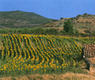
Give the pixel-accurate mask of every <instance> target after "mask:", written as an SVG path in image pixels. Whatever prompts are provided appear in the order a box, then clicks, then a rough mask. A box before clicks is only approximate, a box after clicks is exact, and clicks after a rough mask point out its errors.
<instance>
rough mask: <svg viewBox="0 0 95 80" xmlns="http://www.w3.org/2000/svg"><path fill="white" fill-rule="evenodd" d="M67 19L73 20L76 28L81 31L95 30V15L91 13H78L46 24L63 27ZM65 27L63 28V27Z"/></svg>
mask: <svg viewBox="0 0 95 80" xmlns="http://www.w3.org/2000/svg"><path fill="white" fill-rule="evenodd" d="M66 20H71V21H72V23H73V26H74V29H76V30H78V31H79V33H89V31H90V32H92V31H93V32H95V15H90V14H86V13H85V14H83V15H78V16H76V17H73V18H61V19H60V20H58V21H55V22H52V23H48V24H46V25H45V26H46V27H54V28H56V27H59V28H60V27H63V26H64V22H65V21H66ZM61 29H63V28H61Z"/></svg>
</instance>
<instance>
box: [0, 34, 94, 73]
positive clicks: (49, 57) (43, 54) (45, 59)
mask: <svg viewBox="0 0 95 80" xmlns="http://www.w3.org/2000/svg"><path fill="white" fill-rule="evenodd" d="M93 40H94V38H93ZM90 42H91V41H90V40H89V38H88V37H86V38H82V37H80V38H77V37H65V36H53V35H30V34H1V35H0V74H6V73H8V74H10V73H20V72H23V73H24V72H27V73H28V72H29V73H57V72H58V73H62V72H64V71H65V70H68V69H69V68H75V67H77V66H80V60H81V58H82V43H85V44H86V43H90Z"/></svg>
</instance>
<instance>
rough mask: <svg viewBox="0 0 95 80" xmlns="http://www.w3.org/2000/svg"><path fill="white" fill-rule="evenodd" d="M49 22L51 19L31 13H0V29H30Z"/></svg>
mask: <svg viewBox="0 0 95 80" xmlns="http://www.w3.org/2000/svg"><path fill="white" fill-rule="evenodd" d="M51 21H52V19H48V18H45V17H42V16H40V15H38V14H35V13H32V12H22V11H10V12H0V27H32V26H35V25H40V24H44V23H49V22H51Z"/></svg>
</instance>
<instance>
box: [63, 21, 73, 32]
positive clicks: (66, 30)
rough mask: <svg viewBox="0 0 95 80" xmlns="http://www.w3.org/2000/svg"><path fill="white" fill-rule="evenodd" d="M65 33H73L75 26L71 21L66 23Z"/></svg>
mask: <svg viewBox="0 0 95 80" xmlns="http://www.w3.org/2000/svg"><path fill="white" fill-rule="evenodd" d="M64 31H65V32H67V33H73V24H72V22H71V21H70V20H67V21H66V22H64Z"/></svg>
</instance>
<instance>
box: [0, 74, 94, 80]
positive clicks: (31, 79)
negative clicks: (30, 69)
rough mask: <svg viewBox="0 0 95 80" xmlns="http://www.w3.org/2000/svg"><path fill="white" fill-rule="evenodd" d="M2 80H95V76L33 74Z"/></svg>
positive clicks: (1, 79) (2, 79)
mask: <svg viewBox="0 0 95 80" xmlns="http://www.w3.org/2000/svg"><path fill="white" fill-rule="evenodd" d="M0 80H95V76H92V75H90V74H75V73H66V74H58V75H57V74H44V75H40V74H33V75H24V76H18V77H5V78H0Z"/></svg>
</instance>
